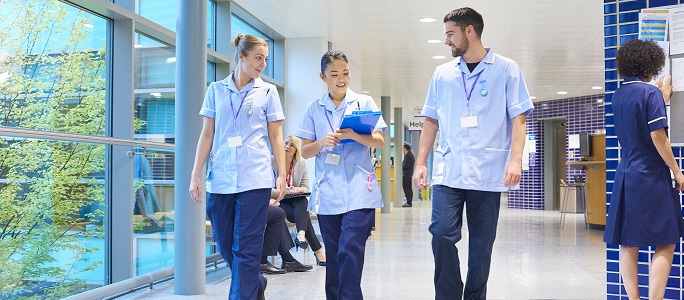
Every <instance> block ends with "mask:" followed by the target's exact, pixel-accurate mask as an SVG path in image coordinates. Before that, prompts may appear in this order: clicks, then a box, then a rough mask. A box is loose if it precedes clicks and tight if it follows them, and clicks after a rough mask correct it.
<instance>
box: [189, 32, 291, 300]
mask: <svg viewBox="0 0 684 300" xmlns="http://www.w3.org/2000/svg"><path fill="white" fill-rule="evenodd" d="M234 44H235V46H236V47H237V49H236V51H235V53H236V54H235V58H234V60H235V62H236V64H237V67H236V69H235V71H234V72H233V73H231V74H230V75H229V76H228V77H226V78H225V79H223V80H222V81H218V82H213V83H212V84H210V85H209V87H208V88H207V93H206V96H205V98H204V103H203V104H202V109H201V110H200V115H202V116H204V118H203V119H204V121H203V126H202V133H201V135H200V137H199V141H198V142H197V153H196V154H195V164H194V167H193V171H192V175H191V181H190V188H189V191H190V196H191V197H192V199H193V200H195V201H197V202H198V203H201V196H200V193H201V190H200V187H201V184H200V178H199V174H200V171H201V169H202V167H203V166H204V164H205V162H206V161H207V158H209V171H208V172H207V178H206V187H207V192H208V197H207V216H208V217H209V220H210V221H211V224H212V227H213V233H214V239H215V240H216V241H217V243H218V249H219V252H220V253H221V256H222V257H223V258H224V259H225V260H226V262H227V263H228V265H229V266H230V270H231V283H230V293H229V299H231V300H238V299H241V300H248V299H249V300H251V299H264V290H265V289H266V278H265V277H263V276H261V275H260V274H259V265H260V263H261V251H262V247H263V242H264V230H265V228H266V218H267V215H268V213H267V212H268V205H269V198H270V195H271V188H272V187H273V181H274V180H273V176H274V175H273V169H272V168H271V153H270V151H269V149H268V145H267V144H266V141H265V136H266V134H268V139H269V142H270V144H271V149H273V156H274V157H275V160H276V164H277V172H278V174H277V179H276V180H275V182H276V189H277V190H278V191H279V195H281V196H280V197H278V199H276V201H280V200H281V199H282V197H283V196H284V195H285V188H286V185H285V174H287V172H286V170H285V151H284V150H283V149H284V146H283V134H282V120H283V119H285V117H284V115H283V110H282V107H281V105H280V97H279V96H278V90H277V89H276V87H275V86H274V85H272V84H269V83H266V82H264V81H263V80H261V78H260V75H261V72H262V71H263V70H264V68H265V67H266V60H267V59H268V44H267V43H266V42H265V41H264V40H263V39H261V38H258V37H255V36H252V35H243V34H240V35H238V36H237V38H235V41H234Z"/></svg>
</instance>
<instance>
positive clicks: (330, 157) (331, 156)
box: [325, 153, 340, 166]
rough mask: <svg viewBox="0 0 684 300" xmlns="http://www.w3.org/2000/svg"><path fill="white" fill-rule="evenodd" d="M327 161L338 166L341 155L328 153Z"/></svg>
mask: <svg viewBox="0 0 684 300" xmlns="http://www.w3.org/2000/svg"><path fill="white" fill-rule="evenodd" d="M325 163H326V164H329V165H334V166H337V165H339V164H340V155H339V154H335V153H328V154H327V155H326V156H325Z"/></svg>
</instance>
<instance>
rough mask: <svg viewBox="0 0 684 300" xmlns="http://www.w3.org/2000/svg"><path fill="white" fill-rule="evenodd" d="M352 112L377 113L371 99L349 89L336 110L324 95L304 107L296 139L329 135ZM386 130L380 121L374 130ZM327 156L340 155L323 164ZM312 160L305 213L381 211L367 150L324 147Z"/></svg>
mask: <svg viewBox="0 0 684 300" xmlns="http://www.w3.org/2000/svg"><path fill="white" fill-rule="evenodd" d="M354 110H372V111H379V109H378V107H377V105H375V101H373V98H371V97H370V96H366V95H359V94H357V93H354V92H353V91H352V90H350V89H348V90H347V95H346V96H345V97H344V99H343V100H342V102H341V103H340V106H339V107H337V108H335V104H333V102H332V100H330V96H329V93H325V94H324V95H323V96H322V97H321V98H320V99H318V100H314V101H312V102H311V103H309V105H308V106H307V107H306V111H305V112H304V117H303V119H302V121H301V123H300V124H299V129H298V130H297V134H296V135H297V136H298V137H299V138H302V139H307V140H311V141H314V142H315V141H316V140H318V139H321V138H324V137H325V136H326V135H327V134H328V133H331V132H333V131H334V130H333V129H335V130H337V129H339V127H340V124H341V123H342V118H343V117H344V115H350V114H352V111H354ZM326 115H327V118H326ZM328 121H330V122H328ZM386 128H387V124H385V121H384V120H383V119H382V117H381V118H380V120H379V121H378V124H376V125H375V130H381V131H384V130H385V129H386ZM328 153H334V154H338V155H340V161H339V164H337V165H333V164H329V163H328V164H327V163H325V160H326V156H327V155H328ZM315 160H316V172H315V176H314V178H313V180H312V182H313V188H312V190H311V197H310V198H309V208H308V209H309V211H313V212H315V213H317V214H321V215H338V214H343V213H346V212H349V211H352V210H358V209H364V208H378V207H382V195H381V193H380V187H379V186H378V181H377V178H376V177H375V169H374V168H373V162H372V161H371V153H370V147H367V146H364V145H362V144H361V143H357V142H350V143H340V144H338V145H337V146H335V147H324V148H323V150H321V152H319V153H318V154H317V155H316V158H315ZM369 183H370V188H369Z"/></svg>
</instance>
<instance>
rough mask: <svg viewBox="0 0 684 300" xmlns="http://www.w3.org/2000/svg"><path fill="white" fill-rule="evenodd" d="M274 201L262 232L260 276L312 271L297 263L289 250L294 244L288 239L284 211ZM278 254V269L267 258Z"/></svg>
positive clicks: (308, 267)
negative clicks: (279, 260) (279, 265)
mask: <svg viewBox="0 0 684 300" xmlns="http://www.w3.org/2000/svg"><path fill="white" fill-rule="evenodd" d="M277 205H278V203H277V202H276V201H275V200H271V201H270V202H269V206H268V219H267V220H266V231H265V232H264V248H263V250H262V252H261V265H260V266H259V272H261V273H262V274H285V273H287V272H305V271H308V270H311V269H313V267H312V266H310V265H304V264H302V263H300V262H299V261H297V260H296V259H295V258H294V257H293V256H292V254H290V249H292V247H294V246H295V245H294V243H293V242H292V240H291V239H290V232H289V231H288V230H287V225H285V211H283V210H282V209H281V208H280V207H278V206H277ZM276 253H280V257H281V258H282V260H283V263H282V265H281V267H280V268H278V267H276V266H274V265H273V264H271V263H270V262H269V261H268V256H272V255H276Z"/></svg>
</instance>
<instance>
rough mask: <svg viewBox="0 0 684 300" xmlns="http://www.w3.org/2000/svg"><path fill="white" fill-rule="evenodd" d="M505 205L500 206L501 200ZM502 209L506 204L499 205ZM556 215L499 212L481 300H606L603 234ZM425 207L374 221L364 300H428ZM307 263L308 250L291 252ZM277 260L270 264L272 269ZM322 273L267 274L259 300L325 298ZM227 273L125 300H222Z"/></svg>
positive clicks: (463, 247)
mask: <svg viewBox="0 0 684 300" xmlns="http://www.w3.org/2000/svg"><path fill="white" fill-rule="evenodd" d="M502 203H505V201H502ZM504 205H505V204H504ZM558 221H559V213H558V211H529V210H517V209H508V208H506V207H505V206H504V207H502V208H501V216H500V220H499V230H498V237H497V241H496V243H495V245H494V254H493V258H492V270H491V275H490V278H489V285H488V297H487V298H488V299H605V298H606V296H605V290H606V275H605V268H606V267H605V266H606V260H605V255H606V251H605V244H604V243H603V242H602V241H601V237H602V234H603V231H602V230H597V229H585V228H584V222H583V218H582V215H581V214H577V215H573V214H568V219H567V221H566V222H567V223H566V224H565V228H564V230H563V231H561V230H560V229H559V227H558V226H559V222H558ZM429 223H430V202H427V201H423V202H417V203H415V204H414V207H412V208H392V213H391V214H380V213H379V210H378V215H377V229H376V231H374V232H373V235H372V237H371V238H370V239H369V241H368V245H367V249H366V264H365V268H364V273H363V283H362V286H363V292H364V297H365V298H366V299H434V289H433V285H432V272H433V270H434V266H433V260H432V252H431V248H430V238H431V235H430V233H429V232H428V225H429ZM463 230H464V231H463V236H464V237H463V240H462V241H460V242H459V243H458V244H457V246H458V247H459V252H460V253H461V264H462V266H463V268H462V270H461V272H462V273H464V278H465V266H467V251H468V250H467V249H468V248H467V237H468V231H467V228H466V227H465V226H464V229H463ZM294 256H295V258H297V259H298V260H300V261H301V262H303V263H307V264H314V263H315V259H314V257H313V254H312V253H311V252H306V253H304V252H302V251H301V250H300V251H299V252H294ZM279 263H280V260H279V258H278V259H276V265H279ZM324 281H325V268H324V267H315V268H314V269H313V271H310V272H305V273H288V274H284V275H269V276H268V288H267V289H266V298H267V299H269V300H272V299H325V292H324V289H323V284H324ZM229 284H230V272H229V270H228V269H227V268H225V267H222V268H219V269H218V270H215V271H210V272H209V273H208V274H207V287H206V295H203V296H176V295H174V294H173V281H169V283H165V284H161V285H158V286H156V287H155V290H144V291H138V292H136V293H134V294H130V295H127V296H125V297H123V298H125V299H148V298H151V299H227V292H228V287H229Z"/></svg>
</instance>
